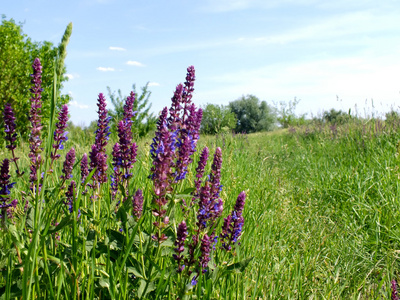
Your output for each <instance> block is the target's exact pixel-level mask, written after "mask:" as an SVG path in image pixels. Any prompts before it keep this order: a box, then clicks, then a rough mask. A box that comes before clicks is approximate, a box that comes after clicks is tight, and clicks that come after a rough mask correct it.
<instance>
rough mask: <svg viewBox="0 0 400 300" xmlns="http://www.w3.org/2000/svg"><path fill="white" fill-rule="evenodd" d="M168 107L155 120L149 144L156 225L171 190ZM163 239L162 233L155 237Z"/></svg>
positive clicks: (170, 137)
mask: <svg viewBox="0 0 400 300" xmlns="http://www.w3.org/2000/svg"><path fill="white" fill-rule="evenodd" d="M167 114H168V109H167V108H166V107H165V108H164V109H163V110H162V112H161V115H160V118H159V120H158V121H157V131H156V136H155V137H154V138H153V143H152V144H151V150H150V154H151V156H152V158H153V167H152V168H151V172H152V174H151V175H150V178H151V179H152V180H153V183H154V194H155V197H154V204H155V208H154V209H153V215H154V216H156V217H158V219H159V221H157V222H155V223H154V225H156V227H159V228H161V227H163V224H162V222H163V221H162V219H163V218H164V217H165V213H166V210H165V205H166V204H167V202H168V201H167V198H166V195H167V194H168V193H169V192H171V181H172V180H171V179H172V166H173V159H174V151H175V144H174V136H173V134H172V133H171V132H170V131H169V130H168V127H167ZM161 238H162V239H165V237H164V235H162V236H157V239H158V240H159V241H160V239H161Z"/></svg>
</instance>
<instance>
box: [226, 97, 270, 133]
mask: <svg viewBox="0 0 400 300" xmlns="http://www.w3.org/2000/svg"><path fill="white" fill-rule="evenodd" d="M229 108H230V109H231V111H232V112H233V113H234V114H235V115H236V119H237V122H236V127H235V131H236V132H247V133H251V132H256V131H269V130H272V129H273V128H274V127H275V123H276V113H275V109H274V108H273V107H271V106H269V105H268V104H267V102H265V101H260V100H259V99H258V98H257V97H256V96H253V95H247V96H242V97H241V98H239V99H237V100H235V101H232V102H230V103H229Z"/></svg>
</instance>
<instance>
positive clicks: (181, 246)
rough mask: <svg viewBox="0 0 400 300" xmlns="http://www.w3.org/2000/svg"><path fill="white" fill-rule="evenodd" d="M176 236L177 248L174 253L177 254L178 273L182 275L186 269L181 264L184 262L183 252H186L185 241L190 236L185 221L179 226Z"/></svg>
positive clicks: (175, 255) (175, 257)
mask: <svg viewBox="0 0 400 300" xmlns="http://www.w3.org/2000/svg"><path fill="white" fill-rule="evenodd" d="M176 235H177V236H176V240H175V247H176V248H174V251H175V252H176V254H174V255H173V257H174V259H175V260H176V261H177V263H178V271H177V272H178V273H181V272H182V271H183V269H184V268H185V265H182V264H181V262H182V260H183V255H182V252H183V251H184V250H185V241H186V238H187V236H188V232H187V226H186V222H185V221H182V222H181V223H180V224H179V226H178V231H177V234H176Z"/></svg>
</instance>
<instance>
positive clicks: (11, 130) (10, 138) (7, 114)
mask: <svg viewBox="0 0 400 300" xmlns="http://www.w3.org/2000/svg"><path fill="white" fill-rule="evenodd" d="M3 117H4V125H5V130H4V132H5V134H6V136H5V140H6V141H7V142H8V145H7V146H6V148H7V149H9V150H10V151H11V153H12V157H13V158H12V159H10V160H11V161H13V162H14V163H15V167H16V169H17V175H18V176H22V175H23V174H24V172H22V173H21V171H20V170H19V168H18V164H17V160H18V159H19V157H16V156H15V153H14V150H15V148H16V147H17V145H16V144H15V141H16V140H17V134H16V133H15V127H16V125H15V116H14V111H13V109H12V107H11V104H10V103H7V104H6V106H5V107H4V112H3Z"/></svg>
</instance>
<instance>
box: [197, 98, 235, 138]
mask: <svg viewBox="0 0 400 300" xmlns="http://www.w3.org/2000/svg"><path fill="white" fill-rule="evenodd" d="M202 109H203V118H202V120H201V127H200V131H201V133H205V134H218V133H220V132H222V131H231V130H233V129H235V126H236V117H235V114H234V113H233V112H231V109H230V108H229V106H224V105H216V104H210V103H208V104H207V105H206V106H205V107H203V108H202Z"/></svg>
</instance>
